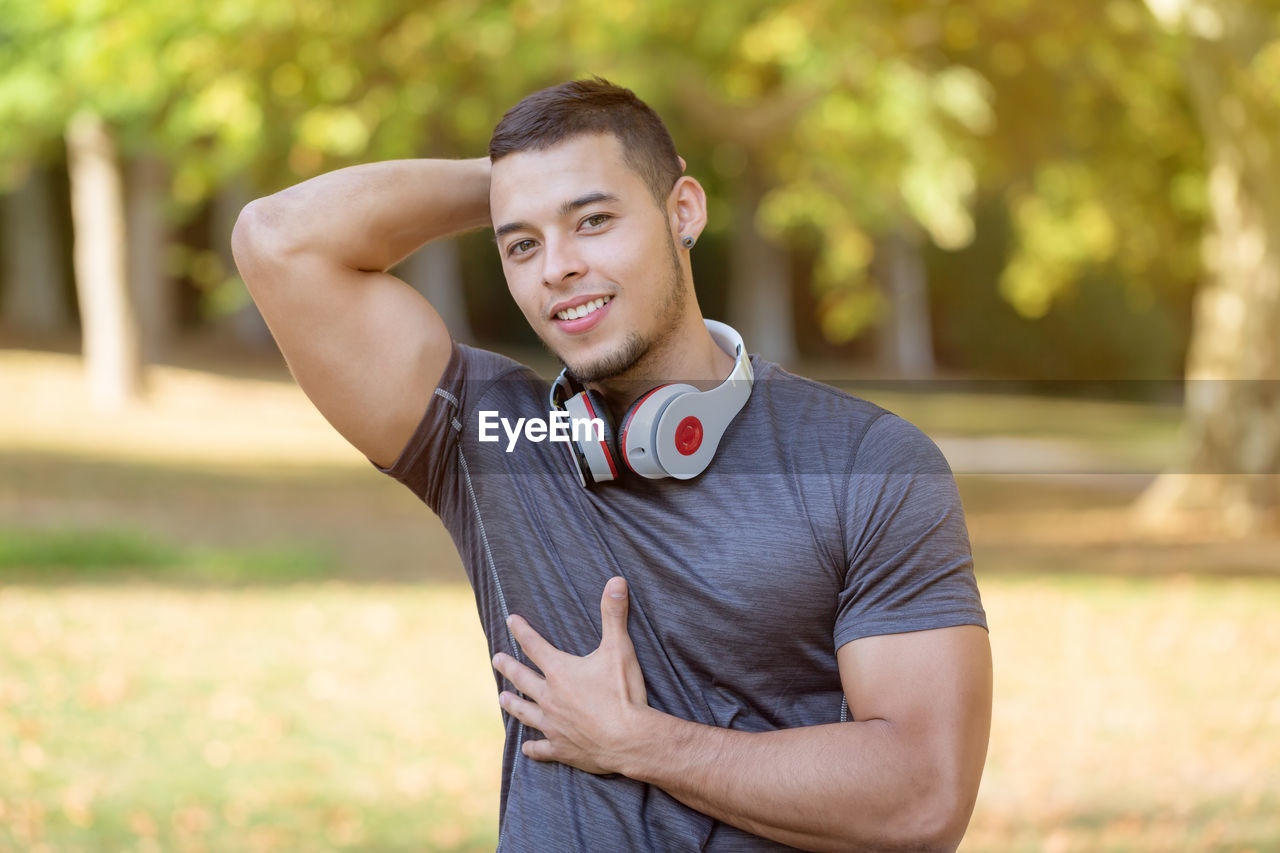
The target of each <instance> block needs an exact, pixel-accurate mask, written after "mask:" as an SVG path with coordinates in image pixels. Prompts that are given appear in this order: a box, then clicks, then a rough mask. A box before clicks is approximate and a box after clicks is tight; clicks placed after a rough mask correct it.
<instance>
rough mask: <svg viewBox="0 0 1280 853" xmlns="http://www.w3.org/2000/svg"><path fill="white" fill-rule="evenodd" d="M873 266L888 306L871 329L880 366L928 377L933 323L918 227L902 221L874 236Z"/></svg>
mask: <svg viewBox="0 0 1280 853" xmlns="http://www.w3.org/2000/svg"><path fill="white" fill-rule="evenodd" d="M873 271H874V274H875V277H876V279H877V280H878V281H879V283H880V287H881V289H882V291H883V293H884V296H885V303H886V304H887V305H888V308H889V316H888V317H886V318H885V319H884V321H883V322H882V323H881V324H880V327H879V329H878V330H877V333H876V360H877V362H878V363H879V366H880V368H881V369H882V370H883V371H885V372H886V373H889V374H891V375H894V376H898V377H902V378H904V379H928V378H929V377H931V376H932V375H933V369H934V362H933V325H932V323H931V322H930V319H929V280H928V276H927V274H926V272H925V266H924V257H923V256H922V254H921V251H920V234H919V232H918V231H916V230H914V229H913V228H912V226H910V225H904V226H902V227H901V228H899V229H898V230H897V231H895V232H893V233H891V234H889V235H888V236H886V237H884V238H882V239H881V240H879V241H877V243H876V258H875V261H874V270H873Z"/></svg>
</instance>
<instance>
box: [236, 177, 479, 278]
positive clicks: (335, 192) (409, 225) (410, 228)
mask: <svg viewBox="0 0 1280 853" xmlns="http://www.w3.org/2000/svg"><path fill="white" fill-rule="evenodd" d="M242 224H247V225H248V229H249V230H252V231H254V232H256V236H257V237H259V238H262V237H263V235H264V234H268V235H270V242H271V244H272V246H273V248H274V251H276V252H289V253H293V252H299V251H303V252H310V253H314V254H317V255H322V256H324V257H326V258H328V259H330V260H332V261H334V262H336V263H338V264H341V265H342V266H345V267H347V268H350V269H355V270H385V269H387V268H388V267H391V266H393V265H394V264H396V263H397V262H398V261H400V260H402V259H403V258H404V257H406V256H407V255H409V254H410V253H412V252H413V251H414V250H415V249H417V248H418V247H419V246H421V245H423V244H424V243H428V242H430V241H432V240H435V239H437V238H439V237H445V236H448V235H450V234H457V233H460V232H463V231H468V230H471V229H474V228H480V227H483V226H485V225H488V224H489V160H488V158H479V159H474V160H388V161H384V162H379V163H366V164H363V165H359V166H351V167H348V168H345V169H338V170H336V171H333V172H328V173H326V174H323V175H319V176H317V177H314V178H311V179H310V180H307V181H303V182H302V183H300V184H297V185H295V186H292V187H289V188H288V189H286V190H282V191H281V192H278V193H276V194H275V195H271V196H267V197H266V198H262V199H259V200H257V201H255V202H253V203H252V204H251V205H250V206H249V207H248V208H246V215H242Z"/></svg>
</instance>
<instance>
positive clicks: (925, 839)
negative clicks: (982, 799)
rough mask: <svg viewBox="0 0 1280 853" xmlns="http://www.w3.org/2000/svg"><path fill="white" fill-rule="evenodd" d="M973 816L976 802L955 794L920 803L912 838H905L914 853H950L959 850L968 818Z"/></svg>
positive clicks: (914, 819)
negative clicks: (930, 852)
mask: <svg viewBox="0 0 1280 853" xmlns="http://www.w3.org/2000/svg"><path fill="white" fill-rule="evenodd" d="M972 814H973V799H972V798H968V797H965V796H962V795H961V794H960V793H959V792H956V791H953V792H948V793H947V794H945V795H944V794H942V792H939V796H937V797H934V798H931V799H930V800H929V801H927V802H924V803H921V804H920V806H919V808H918V809H916V810H915V815H914V818H913V820H912V821H911V827H910V831H909V833H908V835H909V837H907V838H903V839H902V841H904V842H906V844H907V846H908V847H909V848H910V849H912V850H917V849H918V850H928V851H947V852H948V853H950V851H953V850H955V849H956V848H957V847H959V846H960V841H961V840H962V839H963V838H964V834H965V831H966V830H967V829H968V828H969V818H970V816H971V815H972Z"/></svg>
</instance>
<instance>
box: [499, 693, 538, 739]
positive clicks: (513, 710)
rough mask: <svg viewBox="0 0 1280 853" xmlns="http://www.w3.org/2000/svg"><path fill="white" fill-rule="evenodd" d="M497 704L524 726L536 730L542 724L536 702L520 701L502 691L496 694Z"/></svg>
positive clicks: (512, 694) (514, 695) (513, 695)
mask: <svg viewBox="0 0 1280 853" xmlns="http://www.w3.org/2000/svg"><path fill="white" fill-rule="evenodd" d="M498 704H499V705H501V706H502V710H504V711H506V712H507V713H508V714H510V715H511V716H513V717H515V718H516V719H517V720H519V721H520V722H522V723H524V724H525V725H526V726H530V727H531V728H535V729H538V730H539V731H541V729H540V728H539V724H540V723H541V722H542V709H541V708H539V707H538V704H537V703H536V702H530V701H529V700H528V699H522V698H520V697H519V696H517V695H516V694H514V693H512V692H511V691H510V690H504V691H502V692H501V693H499V694H498Z"/></svg>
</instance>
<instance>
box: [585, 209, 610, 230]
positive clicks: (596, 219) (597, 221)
mask: <svg viewBox="0 0 1280 853" xmlns="http://www.w3.org/2000/svg"><path fill="white" fill-rule="evenodd" d="M612 218H613V217H612V216H610V215H609V214H607V213H593V214H591V215H590V216H588V217H587V218H586V219H584V220H582V224H583V225H586V226H587V227H588V228H599V227H600V226H601V225H604V224H605V223H606V222H608V221H609V220H610V219H612Z"/></svg>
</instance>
